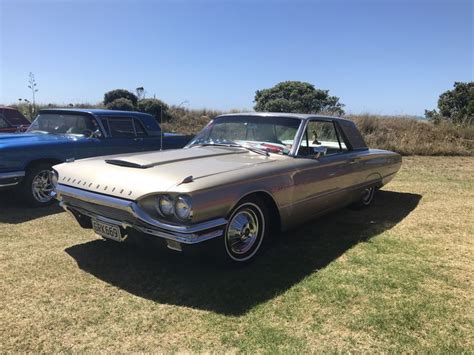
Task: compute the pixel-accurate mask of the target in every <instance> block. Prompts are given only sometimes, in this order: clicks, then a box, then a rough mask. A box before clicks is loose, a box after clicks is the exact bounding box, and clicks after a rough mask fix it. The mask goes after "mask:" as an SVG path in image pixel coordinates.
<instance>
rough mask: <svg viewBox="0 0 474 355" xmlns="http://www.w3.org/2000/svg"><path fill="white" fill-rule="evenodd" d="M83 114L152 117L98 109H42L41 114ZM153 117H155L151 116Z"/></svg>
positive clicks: (140, 113) (134, 112)
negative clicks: (54, 112)
mask: <svg viewBox="0 0 474 355" xmlns="http://www.w3.org/2000/svg"><path fill="white" fill-rule="evenodd" d="M53 111H58V112H71V113H74V112H81V113H89V114H92V115H96V116H103V115H111V114H113V115H115V116H127V115H128V116H129V115H137V116H151V115H150V114H148V113H144V112H137V111H119V110H106V109H97V108H44V109H41V110H40V112H53ZM151 117H153V116H151Z"/></svg>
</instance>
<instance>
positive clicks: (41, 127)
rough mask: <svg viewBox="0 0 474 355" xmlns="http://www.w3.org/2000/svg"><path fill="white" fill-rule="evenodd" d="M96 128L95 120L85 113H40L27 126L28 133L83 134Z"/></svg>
mask: <svg viewBox="0 0 474 355" xmlns="http://www.w3.org/2000/svg"><path fill="white" fill-rule="evenodd" d="M97 129H98V127H97V123H96V121H95V120H93V119H91V118H90V117H89V116H85V115H74V114H59V113H42V114H39V115H38V116H37V117H36V119H35V120H34V121H33V123H32V124H31V126H30V127H29V128H28V130H27V132H28V133H44V134H47V133H50V134H74V135H84V134H86V133H87V132H91V131H92V132H94V131H96V130H97Z"/></svg>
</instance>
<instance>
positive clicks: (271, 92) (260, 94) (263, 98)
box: [254, 81, 344, 115]
mask: <svg viewBox="0 0 474 355" xmlns="http://www.w3.org/2000/svg"><path fill="white" fill-rule="evenodd" d="M254 102H255V106H254V109H255V111H268V112H296V113H317V112H329V113H334V114H338V115H342V114H344V110H343V109H342V108H343V107H344V105H343V104H342V103H340V102H339V97H337V96H330V95H329V90H321V89H316V88H315V87H314V85H312V84H310V83H305V82H302V81H283V82H281V83H278V84H276V85H275V86H274V87H272V88H269V89H263V90H257V91H256V92H255V99H254Z"/></svg>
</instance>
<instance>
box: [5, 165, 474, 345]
mask: <svg viewBox="0 0 474 355" xmlns="http://www.w3.org/2000/svg"><path fill="white" fill-rule="evenodd" d="M473 177H474V159H473V158H468V157H466V158H460V157H458V158H441V157H439V158H435V157H423V158H422V157H408V158H405V159H404V164H403V168H402V170H401V171H400V173H399V174H398V176H397V177H396V179H395V180H394V181H393V182H392V183H391V184H389V185H388V186H387V187H386V188H384V190H383V191H380V193H379V195H378V196H377V200H376V201H375V202H376V203H375V206H373V207H372V208H370V209H367V210H364V211H353V210H348V209H343V210H340V211H337V212H335V213H333V214H331V215H328V216H324V217H322V218H320V219H319V220H316V221H314V222H312V223H309V224H306V225H304V226H302V227H301V228H299V229H298V230H295V231H291V232H289V233H286V234H285V235H283V236H282V238H281V240H280V241H279V242H278V243H277V244H276V245H275V246H274V247H273V248H272V249H270V250H268V251H267V252H266V253H265V254H264V255H262V257H261V258H260V259H258V260H256V262H255V263H253V264H252V265H250V266H249V267H246V268H239V269H229V268H227V269H224V268H222V267H218V266H216V264H215V263H214V262H213V261H212V260H205V259H203V258H201V257H199V256H186V255H181V254H176V253H174V252H171V251H168V250H163V249H156V248H153V247H149V246H145V247H130V246H126V245H119V244H115V243H110V242H104V241H102V240H100V239H98V238H96V237H95V236H94V235H93V233H92V232H90V231H88V230H82V229H80V228H79V227H78V226H77V225H76V223H75V222H74V221H73V220H72V218H71V217H70V216H68V215H67V214H65V213H61V211H60V210H59V209H58V208H51V209H46V210H33V209H24V208H22V207H21V206H19V205H18V204H17V203H13V206H10V204H11V203H12V200H14V196H11V195H5V194H3V195H0V198H2V202H0V274H1V275H2V277H1V278H0V295H1V296H0V352H2V353H3V352H23V351H34V352H40V351H41V352H52V351H54V352H58V351H90V352H97V351H103V350H107V351H111V352H116V351H120V352H129V351H133V352H140V351H144V352H178V351H179V352H182V351H186V352H189V351H190V352H223V351H226V352H236V351H239V352H249V353H250V352H267V353H274V352H277V353H302V352H392V353H399V352H423V353H428V352H430V353H431V352H434V353H446V352H450V353H453V352H455V353H458V352H468V353H469V352H471V353H472V352H473V351H474V342H473V334H474V327H473V320H474V319H473V309H474V307H473V306H474V304H473V294H474V287H473V277H472V275H474V270H473V269H474V267H473V251H474V248H473V244H474V243H473V236H474V222H473V218H472V216H473V215H474V213H473V212H474V179H473Z"/></svg>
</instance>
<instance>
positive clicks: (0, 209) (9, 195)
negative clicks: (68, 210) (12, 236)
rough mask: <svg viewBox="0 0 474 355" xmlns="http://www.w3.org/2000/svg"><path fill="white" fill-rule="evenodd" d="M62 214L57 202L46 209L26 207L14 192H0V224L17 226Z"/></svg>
mask: <svg viewBox="0 0 474 355" xmlns="http://www.w3.org/2000/svg"><path fill="white" fill-rule="evenodd" d="M61 212H64V210H63V209H62V208H61V207H59V204H58V203H57V202H54V204H52V205H51V206H47V207H37V208H34V207H28V206H27V205H26V204H25V203H24V202H23V201H22V200H21V199H20V197H19V196H18V193H17V192H16V191H1V192H0V223H7V224H18V223H23V222H28V221H31V220H33V219H36V218H41V217H45V216H49V215H53V214H57V213H61Z"/></svg>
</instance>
